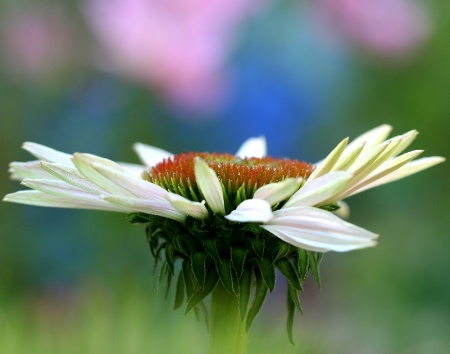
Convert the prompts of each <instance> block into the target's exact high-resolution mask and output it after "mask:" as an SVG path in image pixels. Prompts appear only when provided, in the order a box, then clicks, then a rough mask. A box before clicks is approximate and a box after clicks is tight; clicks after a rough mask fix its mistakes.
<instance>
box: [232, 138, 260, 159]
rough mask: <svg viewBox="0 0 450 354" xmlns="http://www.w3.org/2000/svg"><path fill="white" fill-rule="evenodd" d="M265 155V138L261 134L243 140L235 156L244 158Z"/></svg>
mask: <svg viewBox="0 0 450 354" xmlns="http://www.w3.org/2000/svg"><path fill="white" fill-rule="evenodd" d="M266 155H267V143H266V139H265V138H264V137H263V136H259V137H257V138H250V139H247V140H246V141H244V143H243V144H242V145H241V147H240V148H239V150H238V152H237V153H236V155H235V156H237V157H239V158H241V159H244V158H246V157H265V156H266Z"/></svg>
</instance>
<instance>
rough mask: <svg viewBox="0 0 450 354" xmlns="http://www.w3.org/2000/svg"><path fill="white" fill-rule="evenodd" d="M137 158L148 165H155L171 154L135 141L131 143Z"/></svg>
mask: <svg viewBox="0 0 450 354" xmlns="http://www.w3.org/2000/svg"><path fill="white" fill-rule="evenodd" d="M133 148H134V150H135V151H136V153H137V155H138V157H139V159H140V160H141V161H142V163H144V164H145V165H146V166H148V167H152V166H155V165H156V164H158V163H160V162H161V161H163V160H164V159H168V158H170V157H172V156H173V154H171V153H170V152H168V151H166V150H163V149H160V148H157V147H154V146H150V145H145V144H142V143H136V144H134V145H133Z"/></svg>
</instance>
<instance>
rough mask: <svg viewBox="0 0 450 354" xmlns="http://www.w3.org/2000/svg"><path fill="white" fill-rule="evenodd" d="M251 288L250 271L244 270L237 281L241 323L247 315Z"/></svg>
mask: <svg viewBox="0 0 450 354" xmlns="http://www.w3.org/2000/svg"><path fill="white" fill-rule="evenodd" d="M251 288H252V271H251V270H248V269H246V270H245V271H244V273H243V274H242V276H241V279H240V280H239V313H240V315H241V321H244V319H245V316H246V315H247V309H248V304H249V302H250V293H251Z"/></svg>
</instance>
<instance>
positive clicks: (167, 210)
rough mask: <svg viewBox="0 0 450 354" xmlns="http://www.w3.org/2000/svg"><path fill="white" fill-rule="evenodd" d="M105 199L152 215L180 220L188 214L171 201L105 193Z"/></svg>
mask: <svg viewBox="0 0 450 354" xmlns="http://www.w3.org/2000/svg"><path fill="white" fill-rule="evenodd" d="M103 199H104V200H106V201H107V202H109V203H111V204H114V205H119V206H121V207H124V208H127V209H131V210H132V211H140V212H142V213H147V214H151V215H157V216H162V217H164V218H169V219H172V220H176V221H179V222H183V221H184V220H185V219H186V215H185V214H183V213H181V212H179V211H178V210H177V209H175V207H173V206H172V204H170V202H169V201H167V200H166V201H159V200H157V201H154V200H146V199H141V198H132V197H124V196H120V195H105V196H103Z"/></svg>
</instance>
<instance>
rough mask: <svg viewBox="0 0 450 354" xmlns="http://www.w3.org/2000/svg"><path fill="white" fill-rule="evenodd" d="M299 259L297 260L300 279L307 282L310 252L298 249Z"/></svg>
mask: <svg viewBox="0 0 450 354" xmlns="http://www.w3.org/2000/svg"><path fill="white" fill-rule="evenodd" d="M297 253H298V258H297V269H298V272H299V274H300V278H301V279H302V280H305V279H306V277H307V276H308V270H309V261H308V258H309V255H308V251H306V250H304V249H303V248H297Z"/></svg>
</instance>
